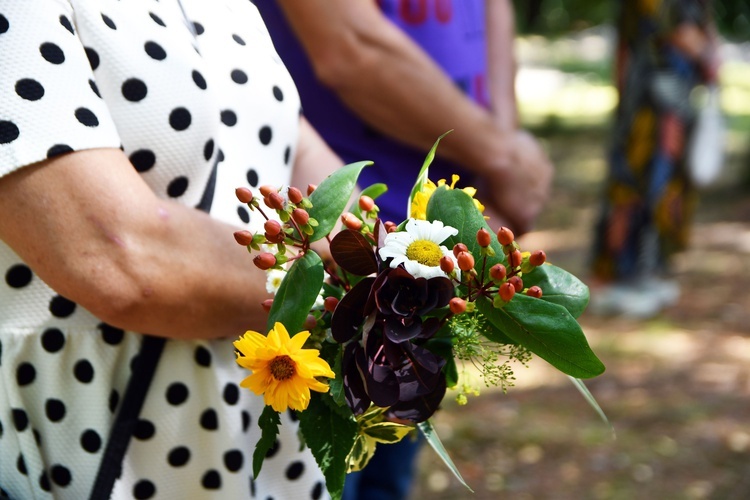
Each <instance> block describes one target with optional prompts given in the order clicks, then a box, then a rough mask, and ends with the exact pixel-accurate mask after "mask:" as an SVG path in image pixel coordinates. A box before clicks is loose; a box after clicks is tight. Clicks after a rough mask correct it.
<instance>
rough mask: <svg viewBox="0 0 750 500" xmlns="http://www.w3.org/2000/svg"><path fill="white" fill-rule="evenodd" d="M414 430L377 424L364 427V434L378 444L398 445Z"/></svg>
mask: <svg viewBox="0 0 750 500" xmlns="http://www.w3.org/2000/svg"><path fill="white" fill-rule="evenodd" d="M413 430H414V427H412V426H410V425H404V424H397V423H396V422H378V423H376V424H370V425H368V426H367V427H365V429H364V432H365V434H367V435H368V436H370V437H371V438H372V439H374V440H375V441H377V442H378V443H391V444H392V443H398V442H399V441H401V440H402V439H404V438H405V437H406V436H407V434H409V433H410V432H411V431H413Z"/></svg>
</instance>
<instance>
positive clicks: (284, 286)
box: [266, 252, 323, 335]
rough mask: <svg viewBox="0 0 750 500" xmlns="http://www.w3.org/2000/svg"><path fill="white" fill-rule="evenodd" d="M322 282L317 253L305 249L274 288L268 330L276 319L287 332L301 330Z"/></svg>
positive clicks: (320, 266) (321, 267)
mask: <svg viewBox="0 0 750 500" xmlns="http://www.w3.org/2000/svg"><path fill="white" fill-rule="evenodd" d="M322 284H323V262H322V261H321V260H320V257H319V256H318V254H317V253H315V252H307V253H306V254H305V255H304V256H303V257H302V258H299V259H297V260H295V261H294V263H293V264H292V267H290V268H289V271H288V272H287V274H286V276H285V277H284V281H282V282H281V286H280V287H279V291H278V292H276V297H275V298H274V301H273V305H272V306H271V312H270V313H269V314H268V322H267V324H266V327H267V329H268V330H269V331H270V330H271V328H273V325H274V324H276V322H279V323H282V324H283V325H284V326H285V327H286V329H287V331H288V332H289V334H290V335H294V334H295V333H297V332H299V331H301V330H302V325H303V324H304V323H305V319H306V318H307V314H308V313H309V311H310V309H311V308H312V306H313V304H315V299H316V298H317V296H318V293H320V287H321V285H322Z"/></svg>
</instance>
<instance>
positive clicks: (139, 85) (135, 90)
mask: <svg viewBox="0 0 750 500" xmlns="http://www.w3.org/2000/svg"><path fill="white" fill-rule="evenodd" d="M146 94H148V87H146V84H145V83H143V80H139V79H138V78H130V79H128V80H125V81H124V82H123V84H122V96H123V97H124V98H125V99H127V100H128V101H130V102H138V101H142V100H143V99H144V98H145V97H146ZM76 116H77V115H76ZM81 123H83V122H81Z"/></svg>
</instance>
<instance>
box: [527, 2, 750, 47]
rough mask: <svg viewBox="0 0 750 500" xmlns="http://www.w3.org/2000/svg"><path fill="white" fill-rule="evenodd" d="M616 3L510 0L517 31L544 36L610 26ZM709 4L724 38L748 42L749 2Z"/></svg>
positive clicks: (616, 6) (749, 24)
mask: <svg viewBox="0 0 750 500" xmlns="http://www.w3.org/2000/svg"><path fill="white" fill-rule="evenodd" d="M624 1H633V0H624ZM618 3H619V2H618V1H617V0H609V1H604V2H603V1H601V0H513V4H514V5H515V8H516V16H517V23H518V31H519V32H520V33H535V34H541V35H545V36H559V35H564V34H566V33H569V32H571V31H579V30H582V29H586V28H590V27H592V26H596V25H599V24H606V23H610V22H611V21H612V20H613V19H614V17H615V14H616V12H617V9H618V8H619V7H618ZM712 3H713V8H714V13H715V16H716V24H717V25H718V27H719V30H720V31H721V34H722V35H723V36H725V37H727V38H730V39H733V40H749V39H750V2H748V0H714V1H713V2H712Z"/></svg>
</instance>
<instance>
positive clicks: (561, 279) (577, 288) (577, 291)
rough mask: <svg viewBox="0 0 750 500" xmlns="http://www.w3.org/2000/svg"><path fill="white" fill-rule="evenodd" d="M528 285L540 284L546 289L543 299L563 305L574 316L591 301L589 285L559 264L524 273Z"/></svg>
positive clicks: (539, 285) (524, 279) (581, 311)
mask: <svg viewBox="0 0 750 500" xmlns="http://www.w3.org/2000/svg"><path fill="white" fill-rule="evenodd" d="M523 283H524V286H526V287H531V286H534V285H536V286H538V287H539V288H541V289H542V290H543V291H544V295H542V300H546V301H547V302H552V303H553V304H557V305H560V306H563V307H564V308H565V309H567V310H568V312H569V313H570V314H571V315H573V317H574V318H577V317H579V316H580V315H581V314H582V313H583V311H584V309H586V305H587V304H588V303H589V287H587V286H586V285H585V284H584V283H583V282H582V281H581V280H579V279H578V278H576V277H575V276H573V275H572V274H570V273H569V272H567V271H565V270H563V269H560V268H559V267H557V266H553V265H550V264H545V265H543V266H540V267H537V268H536V269H534V270H533V271H532V272H530V273H528V274H524V275H523Z"/></svg>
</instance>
